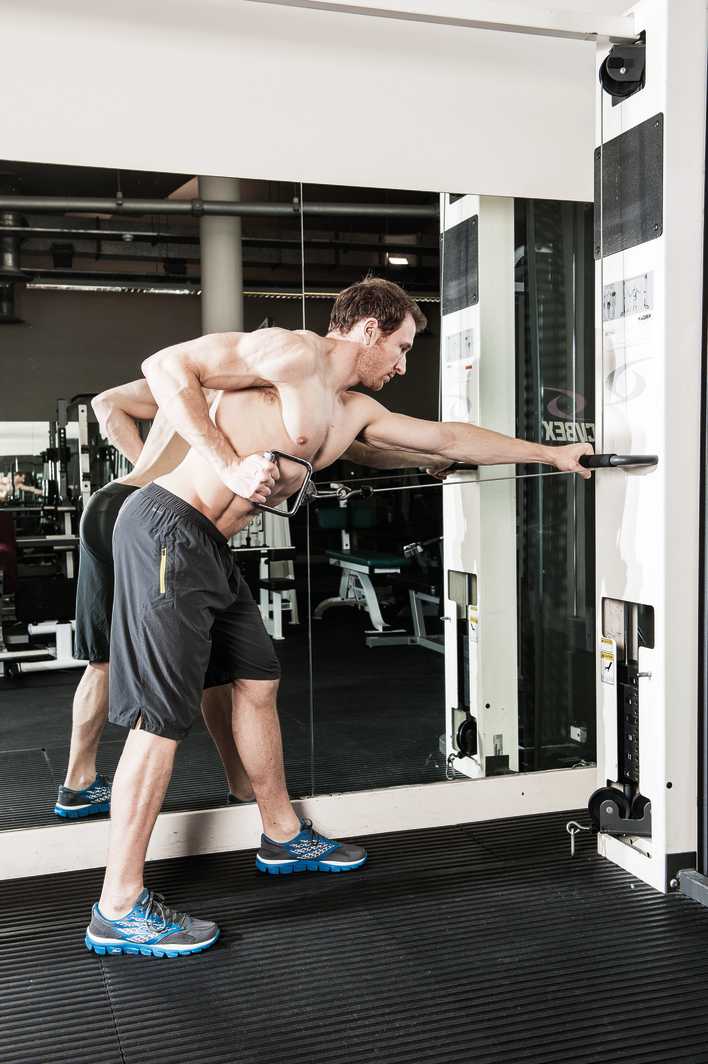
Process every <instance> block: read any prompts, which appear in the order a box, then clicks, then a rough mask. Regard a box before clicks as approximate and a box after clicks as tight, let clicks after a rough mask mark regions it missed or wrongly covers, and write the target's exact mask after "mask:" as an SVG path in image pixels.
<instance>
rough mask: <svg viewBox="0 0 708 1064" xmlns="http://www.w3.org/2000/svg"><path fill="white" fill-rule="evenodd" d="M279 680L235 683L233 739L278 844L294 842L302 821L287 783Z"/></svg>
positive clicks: (269, 833) (267, 826)
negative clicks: (281, 730)
mask: <svg viewBox="0 0 708 1064" xmlns="http://www.w3.org/2000/svg"><path fill="white" fill-rule="evenodd" d="M278 683H279V681H278V680H235V681H234V683H233V685H232V686H233V715H232V726H233V737H234V742H235V743H236V746H237V747H238V750H239V752H240V754H241V760H242V762H243V767H244V769H245V770H246V772H247V774H248V778H249V779H250V781H251V786H252V787H253V791H254V794H255V796H256V801H257V802H258V809H259V811H260V814H261V819H262V821H263V831H264V832H265V834H266V835H267V836H268V837H269V838H271V839H274V840H275V841H276V842H285V841H287V840H288V839H292V838H293V836H294V835H297V833H298V832H299V831H300V819H299V817H298V816H297V814H296V813H295V811H294V809H293V807H292V805H291V804H290V797H289V795H288V789H287V785H286V782H285V767H284V764H283V742H282V738H281V734H280V721H279V720H278V711H277V707H276V697H277V693H278Z"/></svg>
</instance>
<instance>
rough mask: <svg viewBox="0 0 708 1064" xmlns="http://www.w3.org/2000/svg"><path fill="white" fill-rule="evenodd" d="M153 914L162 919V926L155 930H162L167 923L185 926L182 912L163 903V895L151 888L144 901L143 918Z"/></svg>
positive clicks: (148, 917) (147, 918)
mask: <svg viewBox="0 0 708 1064" xmlns="http://www.w3.org/2000/svg"><path fill="white" fill-rule="evenodd" d="M153 914H155V915H157V916H159V917H160V919H161V920H162V927H158V928H156V930H157V931H164V930H165V928H166V927H167V925H168V924H172V923H174V924H178V925H179V926H180V927H185V926H186V925H185V922H184V913H180V912H178V911H177V910H176V909H170V908H169V907H168V906H167V905H165V895H164V894H158V892H157V891H156V890H151V891H150V893H149V895H148V900H147V901H146V903H145V919H146V920H149V919H150V917H151V916H152V915H153Z"/></svg>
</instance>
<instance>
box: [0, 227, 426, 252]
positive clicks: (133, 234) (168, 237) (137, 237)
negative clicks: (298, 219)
mask: <svg viewBox="0 0 708 1064" xmlns="http://www.w3.org/2000/svg"><path fill="white" fill-rule="evenodd" d="M4 232H6V233H16V234H17V235H18V236H22V238H23V240H24V241H25V242H27V241H29V240H51V239H54V238H56V237H61V238H63V239H71V240H76V241H79V240H86V241H92V242H93V241H96V240H99V241H101V243H104V244H111V243H113V244H120V243H121V242H122V241H123V239H124V237H127V238H128V239H127V241H126V243H133V242H134V241H139V242H145V243H149V244H198V243H199V234H198V233H196V232H195V233H179V232H173V231H171V230H169V229H163V230H162V232H160V231H159V230H140V229H132V228H131V229H75V228H71V227H69V226H67V227H63V226H57V227H55V228H49V227H47V226H36V225H29V226H27V227H20V226H16V227H14V228H13V227H6V228H5V229H4ZM386 239H387V240H388V241H389V243H386V244H382V243H381V242H380V241H378V242H376V241H373V240H328V239H326V238H325V237H305V247H306V248H308V247H309V248H313V249H319V250H327V249H329V248H343V249H344V248H346V249H347V250H351V251H393V252H396V251H401V252H403V253H405V252H408V253H410V254H422V253H424V252H425V253H427V254H435V255H437V254H438V253H439V251H440V246H439V244H437V243H436V244H409V243H406V242H405V241H404V240H402V239H399V238H397V237H396V236H387V237H386ZM241 241H242V243H243V244H244V245H246V246H250V247H264V248H275V249H276V250H277V249H279V248H280V249H283V250H286V249H289V248H299V247H300V241H299V240H296V239H292V240H288V239H286V238H282V237H256V236H244V237H241ZM35 254H36V252H35Z"/></svg>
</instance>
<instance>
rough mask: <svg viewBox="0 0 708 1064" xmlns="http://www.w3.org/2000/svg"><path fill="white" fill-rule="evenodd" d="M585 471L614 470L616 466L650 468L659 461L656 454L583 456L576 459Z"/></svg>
mask: <svg viewBox="0 0 708 1064" xmlns="http://www.w3.org/2000/svg"><path fill="white" fill-rule="evenodd" d="M578 461H579V462H580V465H581V466H584V467H585V469H614V468H615V467H616V466H652V465H656V464H657V463H658V461H659V456H658V455H656V454H583V455H581V457H580V458H579V459H578Z"/></svg>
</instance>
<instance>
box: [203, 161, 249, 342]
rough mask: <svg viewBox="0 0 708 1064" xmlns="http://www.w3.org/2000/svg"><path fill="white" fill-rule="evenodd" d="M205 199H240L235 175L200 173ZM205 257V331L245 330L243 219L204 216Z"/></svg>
mask: <svg viewBox="0 0 708 1064" xmlns="http://www.w3.org/2000/svg"><path fill="white" fill-rule="evenodd" d="M199 197H200V199H203V200H219V201H221V202H222V203H224V202H234V203H235V202H238V200H239V199H240V182H239V180H238V178H236V177H200V178H199ZM199 230H200V239H201V261H202V332H203V333H213V332H232V331H235V332H241V331H242V330H243V263H242V256H241V219H240V218H234V217H228V218H227V217H223V216H206V215H205V216H203V217H202V218H201V219H200V223H199Z"/></svg>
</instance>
